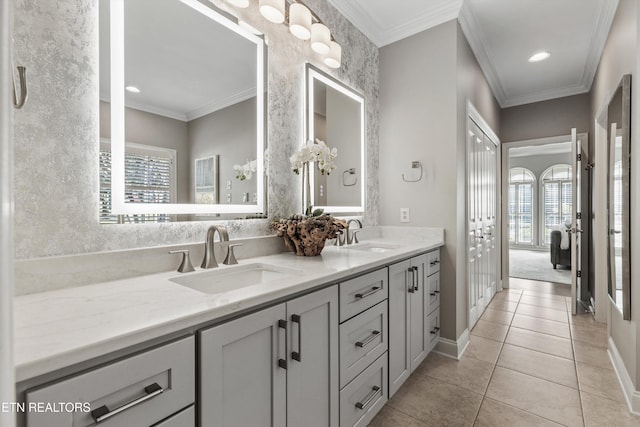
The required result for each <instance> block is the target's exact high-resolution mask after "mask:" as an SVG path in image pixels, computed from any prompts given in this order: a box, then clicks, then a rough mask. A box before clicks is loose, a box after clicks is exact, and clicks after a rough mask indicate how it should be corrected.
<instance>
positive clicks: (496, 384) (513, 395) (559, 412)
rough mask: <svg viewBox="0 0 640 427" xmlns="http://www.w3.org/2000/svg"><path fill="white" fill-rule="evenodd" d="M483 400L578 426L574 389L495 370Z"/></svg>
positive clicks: (503, 370)
mask: <svg viewBox="0 0 640 427" xmlns="http://www.w3.org/2000/svg"><path fill="white" fill-rule="evenodd" d="M486 396H487V397H489V398H491V399H494V400H497V401H500V402H503V403H506V404H508V405H511V406H515V407H516V408H519V409H522V410H524V411H527V412H531V413H533V414H535V415H538V416H541V417H545V418H548V419H550V420H552V421H555V422H557V423H560V424H564V425H568V426H582V425H583V423H582V409H581V405H580V397H579V393H578V390H575V389H572V388H570V387H566V386H563V385H560V384H556V383H552V382H550V381H546V380H542V379H540V378H535V377H532V376H530V375H526V374H522V373H520V372H516V371H512V370H510V369H505V368H502V367H499V366H498V367H496V369H495V371H494V373H493V376H492V378H491V382H490V383H489V388H488V389H487V394H486Z"/></svg>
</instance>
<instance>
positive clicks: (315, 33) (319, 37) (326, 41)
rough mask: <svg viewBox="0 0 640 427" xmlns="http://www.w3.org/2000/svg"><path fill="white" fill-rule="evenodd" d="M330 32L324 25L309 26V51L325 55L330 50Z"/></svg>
mask: <svg viewBox="0 0 640 427" xmlns="http://www.w3.org/2000/svg"><path fill="white" fill-rule="evenodd" d="M330 43H331V32H330V31H329V29H328V28H327V26H326V25H324V24H320V23H317V24H313V25H312V26H311V49H313V51H314V52H316V53H319V54H320V55H326V54H327V53H329V50H331V46H330Z"/></svg>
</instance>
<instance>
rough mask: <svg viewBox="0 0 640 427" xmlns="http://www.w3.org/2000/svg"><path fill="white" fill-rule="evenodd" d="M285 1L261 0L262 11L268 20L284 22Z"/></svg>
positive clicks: (275, 22)
mask: <svg viewBox="0 0 640 427" xmlns="http://www.w3.org/2000/svg"><path fill="white" fill-rule="evenodd" d="M284 3H285V0H260V3H259V4H260V13H261V14H262V16H264V17H265V19H266V20H267V21H271V22H273V23H274V24H282V23H283V22H284Z"/></svg>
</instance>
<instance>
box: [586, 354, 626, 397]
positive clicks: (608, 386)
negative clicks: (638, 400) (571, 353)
mask: <svg viewBox="0 0 640 427" xmlns="http://www.w3.org/2000/svg"><path fill="white" fill-rule="evenodd" d="M576 369H577V370H578V383H579V385H580V390H581V391H586V392H587V393H591V394H595V395H596V396H600V397H605V398H607V399H611V400H615V401H618V402H624V401H625V399H624V396H623V394H622V390H621V388H620V383H619V382H618V377H617V376H616V373H615V371H614V370H613V369H607V368H600V367H597V366H593V365H587V364H585V363H580V362H576Z"/></svg>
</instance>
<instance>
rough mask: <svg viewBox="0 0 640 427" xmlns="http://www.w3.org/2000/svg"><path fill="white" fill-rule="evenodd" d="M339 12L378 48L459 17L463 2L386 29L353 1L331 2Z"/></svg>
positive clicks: (456, 1) (450, 3)
mask: <svg viewBox="0 0 640 427" xmlns="http://www.w3.org/2000/svg"><path fill="white" fill-rule="evenodd" d="M329 3H331V5H332V6H333V7H335V8H336V9H337V10H338V12H340V13H341V14H342V15H344V16H345V17H346V18H347V19H348V20H349V21H351V23H352V24H353V25H354V26H355V27H356V28H358V29H359V30H360V31H361V32H362V33H363V34H364V35H365V36H367V38H369V40H371V41H372V42H373V43H374V44H375V45H376V46H377V47H383V46H386V45H388V44H391V43H394V42H396V41H398V40H402V39H404V38H406V37H409V36H411V35H413V34H416V33H419V32H421V31H424V30H427V29H429V28H432V27H435V26H436V25H440V24H442V23H444V22H447V21H450V20H452V19H455V18H457V17H458V14H459V13H460V8H461V7H462V4H463V0H450V1H447V2H446V3H444V4H443V5H442V6H440V7H437V8H431V9H430V10H428V11H426V12H425V13H421V14H419V15H417V16H415V17H414V18H412V19H410V20H408V21H406V22H403V23H402V24H401V25H396V26H394V27H391V28H387V29H385V27H384V26H383V25H382V24H381V23H380V22H379V21H378V20H376V19H374V18H373V16H372V15H371V14H370V13H369V12H368V10H367V8H366V7H364V6H362V5H360V4H359V3H356V2H355V1H353V0H329Z"/></svg>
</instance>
